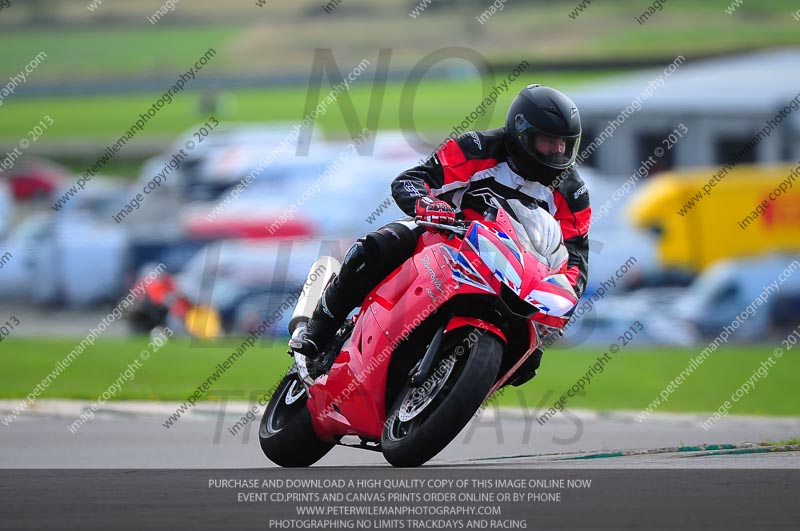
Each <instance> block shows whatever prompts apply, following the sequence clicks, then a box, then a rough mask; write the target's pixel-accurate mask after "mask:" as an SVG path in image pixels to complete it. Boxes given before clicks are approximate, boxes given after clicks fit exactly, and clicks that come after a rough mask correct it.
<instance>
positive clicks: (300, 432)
mask: <svg viewBox="0 0 800 531" xmlns="http://www.w3.org/2000/svg"><path fill="white" fill-rule="evenodd" d="M306 400H308V394H307V393H306V391H305V389H304V388H303V385H302V384H301V383H300V381H299V380H298V379H297V375H296V374H294V373H289V374H287V375H286V376H285V377H284V378H283V381H282V382H281V384H280V385H279V386H278V389H277V390H276V391H275V394H273V395H272V398H271V399H270V401H269V404H267V409H266V410H265V411H264V416H263V417H262V418H261V424H260V426H259V428H258V439H259V442H260V443H261V450H262V451H263V452H264V455H265V456H267V459H269V460H270V461H272V462H273V463H275V464H276V465H280V466H283V467H306V466H310V465H313V464H314V463H316V462H317V461H319V460H320V459H322V457H323V456H324V455H325V454H327V453H328V452H330V450H331V448H333V444H331V443H326V442H323V441H320V440H319V439H318V438H317V435H316V433H314V427H313V426H312V424H311V412H310V411H309V410H308V407H307V406H306Z"/></svg>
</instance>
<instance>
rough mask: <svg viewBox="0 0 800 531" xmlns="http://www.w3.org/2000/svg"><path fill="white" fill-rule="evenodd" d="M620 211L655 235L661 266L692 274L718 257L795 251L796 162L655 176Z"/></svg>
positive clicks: (799, 186) (798, 211)
mask: <svg viewBox="0 0 800 531" xmlns="http://www.w3.org/2000/svg"><path fill="white" fill-rule="evenodd" d="M627 214H628V216H629V218H630V219H631V220H632V221H633V223H634V225H636V226H637V227H639V228H642V229H647V230H651V231H653V232H654V233H655V234H656V237H657V238H658V254H659V258H660V260H661V263H662V265H663V266H664V267H665V268H677V269H685V270H690V271H693V272H700V271H702V270H703V269H704V268H706V267H707V266H708V265H710V264H712V263H714V262H715V261H717V260H720V259H722V258H737V257H749V256H757V255H761V254H764V253H768V252H784V253H791V252H800V163H797V164H795V163H792V164H787V165H781V166H755V165H739V166H731V165H725V166H723V167H721V168H705V169H691V170H686V171H675V172H668V173H663V174H660V175H659V176H658V177H655V178H653V179H652V180H650V181H648V182H647V183H646V184H645V185H644V186H643V187H642V189H641V190H639V192H638V194H636V195H635V196H634V197H633V198H632V199H631V202H630V204H629V206H628V211H627Z"/></svg>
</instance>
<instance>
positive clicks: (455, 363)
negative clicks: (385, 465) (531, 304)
mask: <svg viewBox="0 0 800 531" xmlns="http://www.w3.org/2000/svg"><path fill="white" fill-rule="evenodd" d="M469 332H474V333H473V334H472V336H476V337H477V340H475V341H473V342H472V345H471V346H469V347H467V348H465V345H466V339H465V338H466V335H467V334H469ZM502 357H503V345H502V343H501V342H500V340H499V339H498V338H497V337H495V336H494V335H493V334H491V333H488V332H486V331H484V330H480V329H474V328H468V329H464V332H463V333H461V334H459V336H458V338H456V339H455V340H451V341H447V342H445V343H444V345H443V347H442V349H441V351H440V354H439V358H438V361H437V362H436V364H435V365H434V370H433V371H432V373H431V375H430V376H429V377H428V379H427V380H426V381H425V382H424V383H423V385H422V386H420V387H411V386H409V385H407V384H406V385H405V386H404V387H403V388H402V389H401V390H400V392H399V394H398V397H397V399H396V400H395V402H394V404H393V405H392V407H391V409H390V410H389V412H388V418H387V420H386V423H385V424H384V426H383V434H382V437H381V448H382V450H383V455H384V457H385V458H386V460H387V461H388V462H389V463H391V464H392V465H394V466H398V467H411V466H419V465H421V464H423V463H425V462H426V461H428V460H429V459H431V458H432V457H434V456H435V455H436V454H438V453H439V452H441V451H442V450H443V449H444V448H445V447H446V446H447V445H448V444H450V442H451V441H452V440H453V439H454V438H455V437H456V436H457V435H458V434H459V432H460V431H461V430H462V429H463V428H464V426H466V425H467V423H468V422H469V421H470V419H471V418H472V416H473V415H474V414H475V412H476V411H477V410H478V408H479V407H480V405H481V403H482V402H483V400H484V399H485V398H486V395H487V394H488V393H489V390H490V389H491V388H492V385H493V384H494V382H495V380H496V378H497V373H498V372H499V370H500V363H501V362H502Z"/></svg>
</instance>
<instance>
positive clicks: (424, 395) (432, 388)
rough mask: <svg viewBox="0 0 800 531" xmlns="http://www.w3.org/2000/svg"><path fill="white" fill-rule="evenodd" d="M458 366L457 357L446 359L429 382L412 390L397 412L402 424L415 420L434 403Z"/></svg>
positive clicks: (426, 381)
mask: <svg viewBox="0 0 800 531" xmlns="http://www.w3.org/2000/svg"><path fill="white" fill-rule="evenodd" d="M455 366H456V357H455V356H454V355H451V356H449V357H447V358H444V359H443V360H442V361H440V362H439V365H438V366H437V367H436V369H435V370H434V371H433V373H432V374H431V375H430V376H429V377H428V379H427V380H425V382H424V383H423V384H422V385H421V386H420V387H415V388H413V389H411V392H410V393H409V394H408V395H406V397H405V399H404V400H403V402H402V403H401V404H400V408H399V409H398V410H397V418H398V419H400V421H401V422H408V421H409V420H411V419H413V418H414V417H416V416H417V415H419V414H420V413H422V411H423V410H424V409H425V408H426V407H428V405H429V404H430V403H431V402H433V399H434V398H436V395H437V394H439V391H441V390H442V387H444V384H445V382H447V379H448V378H449V377H450V375H451V374H452V373H453V368H454V367H455Z"/></svg>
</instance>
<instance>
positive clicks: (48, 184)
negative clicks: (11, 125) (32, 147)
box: [0, 158, 67, 201]
mask: <svg viewBox="0 0 800 531" xmlns="http://www.w3.org/2000/svg"><path fill="white" fill-rule="evenodd" d="M0 176H2V178H3V180H4V181H5V182H7V183H8V184H9V185H10V187H11V191H12V193H13V195H14V199H16V200H17V201H28V200H31V199H46V198H49V197H51V196H52V195H53V193H54V192H55V191H56V190H57V189H58V187H59V186H61V183H62V182H63V181H64V179H65V178H66V176H67V172H66V171H65V170H64V169H63V168H61V167H60V166H57V165H55V164H53V163H52V162H49V161H45V160H41V159H35V158H22V159H20V160H18V161H17V162H16V163H15V164H14V167H13V168H11V169H10V170H6V171H4V172H3V173H2V174H0Z"/></svg>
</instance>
